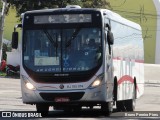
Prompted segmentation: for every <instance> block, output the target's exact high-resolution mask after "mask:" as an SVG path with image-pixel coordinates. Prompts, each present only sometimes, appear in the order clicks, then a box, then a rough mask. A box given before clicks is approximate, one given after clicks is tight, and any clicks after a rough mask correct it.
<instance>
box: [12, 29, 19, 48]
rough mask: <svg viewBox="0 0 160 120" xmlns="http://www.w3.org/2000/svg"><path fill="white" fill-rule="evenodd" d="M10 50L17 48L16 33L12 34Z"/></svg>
mask: <svg viewBox="0 0 160 120" xmlns="http://www.w3.org/2000/svg"><path fill="white" fill-rule="evenodd" d="M12 48H13V49H17V48H18V32H15V31H14V32H13V33H12Z"/></svg>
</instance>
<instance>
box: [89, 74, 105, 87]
mask: <svg viewBox="0 0 160 120" xmlns="http://www.w3.org/2000/svg"><path fill="white" fill-rule="evenodd" d="M103 76H104V74H101V75H99V76H98V77H97V78H96V79H95V80H94V81H93V83H92V84H91V85H90V87H97V86H99V85H101V84H102V80H103Z"/></svg>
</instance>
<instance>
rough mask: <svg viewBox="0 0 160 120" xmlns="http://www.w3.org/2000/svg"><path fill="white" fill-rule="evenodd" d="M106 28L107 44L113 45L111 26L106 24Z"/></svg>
mask: <svg viewBox="0 0 160 120" xmlns="http://www.w3.org/2000/svg"><path fill="white" fill-rule="evenodd" d="M106 27H107V28H108V32H107V41H108V44H109V45H113V44H114V37H113V33H112V32H111V26H110V25H109V24H106Z"/></svg>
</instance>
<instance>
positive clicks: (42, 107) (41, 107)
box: [36, 104, 49, 117]
mask: <svg viewBox="0 0 160 120" xmlns="http://www.w3.org/2000/svg"><path fill="white" fill-rule="evenodd" d="M36 109H37V113H41V115H42V117H46V116H47V115H48V111H49V105H47V104H36Z"/></svg>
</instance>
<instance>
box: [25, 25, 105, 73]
mask: <svg viewBox="0 0 160 120" xmlns="http://www.w3.org/2000/svg"><path fill="white" fill-rule="evenodd" d="M23 43H24V44H23V64H24V65H25V67H27V68H28V69H31V70H33V71H35V72H56V73H59V72H79V71H88V70H92V69H94V68H95V67H97V66H98V65H100V63H101V62H102V50H101V48H102V43H101V30H100V29H99V28H75V29H36V30H26V31H25V32H24V41H23Z"/></svg>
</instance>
